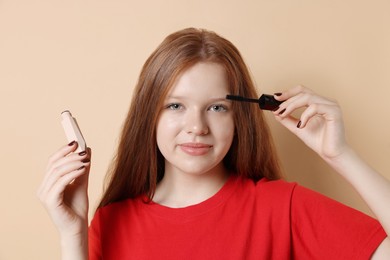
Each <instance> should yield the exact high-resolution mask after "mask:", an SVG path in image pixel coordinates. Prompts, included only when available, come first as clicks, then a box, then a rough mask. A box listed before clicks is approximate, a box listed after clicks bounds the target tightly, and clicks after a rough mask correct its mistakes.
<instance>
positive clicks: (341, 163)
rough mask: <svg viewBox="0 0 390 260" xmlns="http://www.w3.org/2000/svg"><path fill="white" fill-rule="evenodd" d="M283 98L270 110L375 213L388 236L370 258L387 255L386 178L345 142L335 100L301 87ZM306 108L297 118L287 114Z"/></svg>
mask: <svg viewBox="0 0 390 260" xmlns="http://www.w3.org/2000/svg"><path fill="white" fill-rule="evenodd" d="M275 98H276V99H279V100H285V102H283V103H282V104H281V106H280V108H279V109H278V110H277V111H275V112H274V114H275V116H276V119H277V120H278V121H280V122H281V123H282V124H283V125H284V126H285V127H286V128H288V129H289V130H290V131H291V132H293V133H294V134H295V135H297V136H298V137H299V138H300V139H301V140H302V141H303V142H304V143H305V144H306V145H307V146H309V147H310V148H311V149H313V150H314V151H315V152H316V153H317V154H318V155H319V156H321V157H322V158H323V159H324V160H325V161H326V162H327V163H328V164H329V165H330V166H331V167H332V168H333V169H335V170H336V171H337V172H338V173H339V174H340V175H341V176H343V177H344V178H345V179H346V180H347V181H348V182H349V183H350V184H351V185H352V186H353V187H354V188H355V190H356V191H357V192H358V193H359V194H360V196H361V197H362V198H363V200H364V201H365V202H366V203H367V205H368V206H369V207H370V209H371V210H372V212H373V213H374V214H375V216H376V217H377V219H378V220H379V222H380V223H381V225H382V227H383V228H384V230H385V231H386V233H387V235H388V237H387V238H386V239H385V241H384V242H383V243H382V244H381V245H380V247H379V248H378V250H377V252H376V253H375V255H374V256H373V259H381V257H387V259H389V257H390V240H389V235H390V181H389V180H388V179H386V178H385V177H384V176H383V175H381V174H379V173H378V172H377V171H375V170H374V169H373V168H371V167H370V166H369V165H368V164H367V163H366V162H365V161H364V160H363V159H361V158H360V157H359V155H358V154H357V153H356V152H355V151H354V150H353V149H352V148H351V147H350V146H349V145H348V143H347V142H346V140H345V136H344V125H343V119H342V113H341V109H340V107H339V105H338V104H337V102H335V101H333V100H329V99H327V98H324V97H321V96H318V95H316V94H315V93H313V92H312V91H311V90H309V89H307V88H304V87H302V86H299V87H296V88H293V89H291V90H289V91H286V92H284V93H282V95H281V96H276V97H275ZM301 107H306V110H305V111H304V112H303V113H302V115H301V117H300V118H299V119H296V118H294V117H292V116H291V115H290V114H291V113H292V112H293V111H295V110H296V109H298V108H301Z"/></svg>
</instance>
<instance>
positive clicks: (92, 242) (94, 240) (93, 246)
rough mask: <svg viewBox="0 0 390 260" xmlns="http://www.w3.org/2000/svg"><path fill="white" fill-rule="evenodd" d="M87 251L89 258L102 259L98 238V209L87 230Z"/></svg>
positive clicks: (91, 259) (92, 259) (93, 259)
mask: <svg viewBox="0 0 390 260" xmlns="http://www.w3.org/2000/svg"><path fill="white" fill-rule="evenodd" d="M88 253H89V260H100V259H102V246H101V239H100V217H99V211H98V212H97V213H96V214H95V216H94V217H93V219H92V221H91V224H90V226H89V230H88Z"/></svg>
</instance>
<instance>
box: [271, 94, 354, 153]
mask: <svg viewBox="0 0 390 260" xmlns="http://www.w3.org/2000/svg"><path fill="white" fill-rule="evenodd" d="M275 99H277V100H279V101H284V102H283V103H282V104H281V105H280V106H279V108H278V109H277V110H276V111H274V115H275V117H276V119H277V120H278V121H279V122H280V123H281V124H282V125H284V126H285V127H286V128H288V129H289V130H290V131H291V132H293V133H294V134H295V135H297V136H298V137H299V138H300V139H301V140H302V141H303V142H304V143H305V144H306V145H307V146H309V147H310V148H311V149H313V150H314V151H315V152H316V153H318V154H319V155H320V156H321V157H323V158H324V159H332V158H335V157H337V156H339V155H341V154H342V153H343V151H344V150H345V149H346V148H347V147H348V145H347V143H346V141H345V135H344V124H343V119H342V112H341V109H340V107H339V105H338V104H337V102H336V101H334V100H330V99H327V98H324V97H322V96H319V95H317V94H316V93H314V92H313V91H312V90H310V89H307V88H305V87H302V86H298V87H295V88H292V89H290V90H288V91H286V92H283V93H281V95H275ZM303 107H305V110H304V111H303V112H302V114H301V115H300V118H299V119H296V118H295V117H293V116H292V115H291V114H292V113H293V112H294V111H295V110H297V109H299V108H303Z"/></svg>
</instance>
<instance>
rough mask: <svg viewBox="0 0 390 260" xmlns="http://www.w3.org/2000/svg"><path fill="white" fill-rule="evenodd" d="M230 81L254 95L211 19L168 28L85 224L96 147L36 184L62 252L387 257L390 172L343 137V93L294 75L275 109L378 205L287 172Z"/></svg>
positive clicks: (61, 156)
mask: <svg viewBox="0 0 390 260" xmlns="http://www.w3.org/2000/svg"><path fill="white" fill-rule="evenodd" d="M228 94H232V95H240V96H244V97H252V98H254V97H257V96H258V94H257V93H256V91H255V86H254V84H253V82H252V80H251V78H250V74H249V72H248V69H247V67H246V65H245V63H244V61H243V59H242V57H241V55H240V53H239V51H238V50H237V48H236V47H235V46H233V45H232V43H230V42H229V41H228V40H226V39H224V38H222V37H220V36H218V35H217V34H215V33H213V32H210V31H207V30H198V29H193V28H189V29H185V30H181V31H178V32H176V33H173V34H171V35H169V36H168V37H167V38H166V39H165V40H164V41H163V42H162V43H161V44H160V46H159V47H158V48H157V49H156V50H155V51H154V52H153V53H152V54H151V56H150V57H149V58H148V59H147V61H146V63H145V64H144V66H143V68H142V71H141V74H140V77H139V81H138V83H137V86H136V88H135V92H134V95H133V100H132V102H131V106H130V109H129V112H128V115H127V118H126V120H125V123H124V127H123V131H122V134H121V139H120V143H119V147H118V150H117V153H116V155H115V157H114V159H113V162H112V165H111V167H110V170H109V173H108V174H109V175H108V176H109V179H108V185H107V187H106V189H105V191H104V194H103V197H102V199H101V201H100V203H99V206H98V209H97V211H96V213H95V215H94V218H93V219H92V221H91V224H90V226H89V227H88V195H87V188H88V175H89V170H90V166H91V161H90V160H91V149H89V148H88V149H87V151H86V152H85V153H80V154H77V153H73V151H75V150H76V148H77V143H76V142H71V143H70V144H68V145H66V146H64V147H62V148H60V149H59V150H58V151H57V152H55V153H54V154H53V155H52V156H51V158H50V159H49V162H48V166H47V170H46V175H45V177H44V180H43V182H42V184H41V186H40V188H39V191H38V195H39V198H40V200H41V201H42V203H43V205H44V206H45V207H46V209H47V211H48V213H49V214H50V216H51V218H52V220H53V222H54V223H55V226H56V227H57V229H58V230H59V233H60V239H61V249H62V257H63V259H71V260H76V259H295V258H296V259H370V258H371V257H372V259H390V240H389V238H388V234H390V206H389V205H390V182H389V181H388V180H387V179H386V178H384V177H383V176H382V175H380V174H379V173H377V172H376V171H375V170H373V169H372V168H371V167H369V166H368V165H367V164H366V163H365V162H364V161H363V160H362V159H360V157H359V156H358V155H357V154H356V152H355V151H354V150H353V149H352V148H351V147H350V146H349V145H348V143H347V142H346V140H345V137H344V128H343V120H342V113H341V110H340V107H339V105H338V104H337V103H336V102H335V101H333V100H330V99H327V98H324V97H322V96H319V95H317V94H315V93H313V91H311V90H309V89H307V88H305V87H302V86H298V87H295V88H292V89H290V90H287V91H284V92H281V93H276V94H275V96H274V97H275V99H277V100H279V101H283V103H282V104H281V105H280V106H279V108H277V109H276V110H275V111H273V112H272V113H273V114H274V116H275V119H276V120H277V121H279V122H280V123H281V124H282V125H283V126H285V127H286V128H288V129H289V130H290V131H292V132H293V133H294V134H296V135H297V137H298V138H300V139H301V140H302V141H303V142H304V143H305V144H306V145H307V146H309V147H310V148H311V149H313V150H314V152H316V153H317V154H318V155H319V156H320V157H321V158H323V159H324V160H325V162H327V163H328V164H329V165H330V166H331V167H333V168H334V169H335V170H336V171H337V172H338V173H339V174H340V175H341V176H343V177H344V178H345V179H346V180H347V181H348V182H350V183H351V185H352V186H353V187H354V188H355V189H356V190H357V192H358V193H359V194H360V195H361V196H362V198H363V199H364V200H365V202H366V203H367V204H368V206H369V207H370V209H371V210H372V212H373V213H374V214H375V216H376V219H373V218H371V217H369V216H367V215H364V214H363V213H361V212H358V211H356V210H354V209H351V208H349V207H347V206H344V205H342V204H340V203H338V202H336V201H333V200H331V199H328V198H326V197H324V196H322V195H320V194H318V193H316V192H313V191H310V190H308V189H306V188H304V187H302V186H299V185H297V184H296V183H287V182H286V181H283V180H281V179H280V176H281V173H280V167H279V165H278V159H277V157H276V153H275V151H274V147H273V143H272V138H271V134H270V131H269V129H268V126H267V123H266V122H265V119H264V116H263V112H262V111H261V110H260V109H259V107H258V105H257V104H250V103H242V102H236V101H230V100H227V99H226V95H228ZM299 108H305V110H304V112H303V113H302V114H301V115H300V117H299V118H294V117H293V116H292V113H293V112H294V111H295V110H297V109H299ZM74 179H75V181H73V182H72V180H74Z"/></svg>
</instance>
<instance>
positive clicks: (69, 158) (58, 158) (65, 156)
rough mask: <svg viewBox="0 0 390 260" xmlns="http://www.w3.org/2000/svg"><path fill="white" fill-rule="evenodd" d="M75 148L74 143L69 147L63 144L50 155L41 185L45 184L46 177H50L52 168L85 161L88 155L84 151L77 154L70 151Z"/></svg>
mask: <svg viewBox="0 0 390 260" xmlns="http://www.w3.org/2000/svg"><path fill="white" fill-rule="evenodd" d="M72 146H73V147H72ZM76 148H77V146H74V144H71V145H70V147H67V146H64V147H62V148H61V149H60V150H58V151H57V152H56V153H55V154H53V156H51V158H50V162H49V164H48V165H47V167H46V174H45V176H44V179H43V181H42V185H41V186H46V183H47V181H48V179H50V178H52V176H51V175H52V172H53V170H54V169H57V168H60V167H61V166H62V165H64V164H67V163H70V162H73V161H82V162H86V161H88V160H89V158H88V156H89V155H88V153H86V152H84V153H79V154H75V153H72V151H74V149H76Z"/></svg>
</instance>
